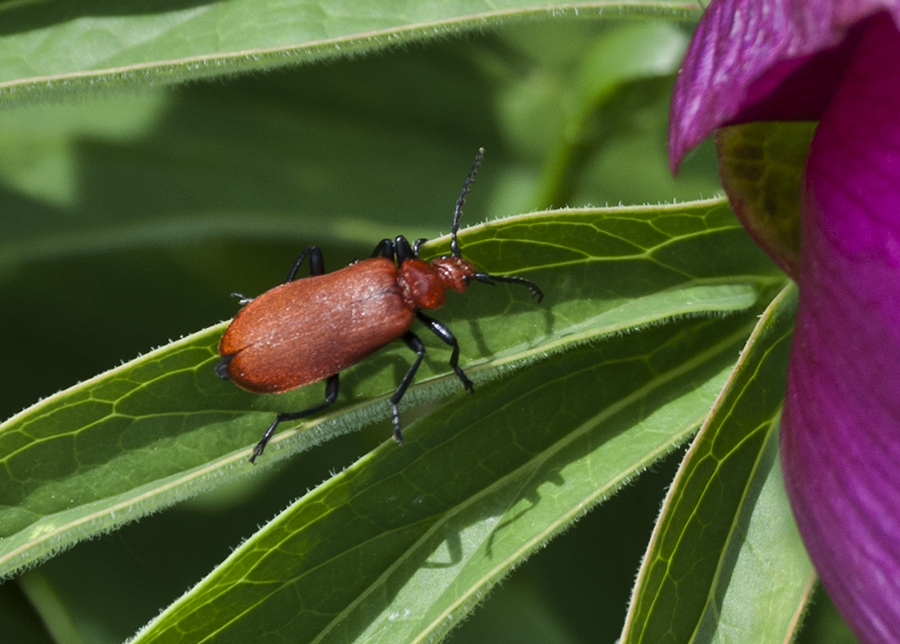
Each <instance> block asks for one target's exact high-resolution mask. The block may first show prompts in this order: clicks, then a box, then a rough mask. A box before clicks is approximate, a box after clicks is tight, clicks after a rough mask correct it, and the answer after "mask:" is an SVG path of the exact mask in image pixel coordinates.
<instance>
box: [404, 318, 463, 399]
mask: <svg viewBox="0 0 900 644" xmlns="http://www.w3.org/2000/svg"><path fill="white" fill-rule="evenodd" d="M416 317H417V318H419V321H420V322H421V323H422V324H424V325H425V326H427V327H428V329H429V330H430V331H431V332H432V333H434V334H435V335H436V336H437V337H439V338H440V339H441V340H442V341H443V342H444V343H445V344H447V345H448V346H449V347H450V348H451V349H453V351H452V352H451V353H450V367H451V368H452V369H453V371H455V372H456V375H457V377H459V379H460V380H461V381H462V383H463V387H465V388H466V391H468V392H469V393H472V392H473V391H475V387H474V385H473V384H472V381H471V380H469V377H468V376H466V374H465V372H463V370H462V368H461V367H460V366H459V343H457V341H456V337H455V336H454V335H453V333H452V332H451V331H450V329H448V328H447V327H446V326H444V325H443V324H441V323H440V322H438V321H437V320H435V319H434V318H430V317H428V316H427V315H425V314H423V313H416Z"/></svg>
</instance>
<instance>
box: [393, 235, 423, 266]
mask: <svg viewBox="0 0 900 644" xmlns="http://www.w3.org/2000/svg"><path fill="white" fill-rule="evenodd" d="M394 250H395V252H396V253H397V266H402V265H403V262H405V261H406V260H408V259H412V258H413V257H418V255H417V254H416V252H415V251H414V250H413V249H412V247H411V246H410V245H409V242H408V241H406V237H404V236H403V235H398V236H397V237H395V238H394Z"/></svg>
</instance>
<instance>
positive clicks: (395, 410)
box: [391, 331, 425, 445]
mask: <svg viewBox="0 0 900 644" xmlns="http://www.w3.org/2000/svg"><path fill="white" fill-rule="evenodd" d="M403 341H404V342H405V343H406V346H408V347H409V348H410V349H412V350H413V351H415V352H416V360H415V362H413V363H412V366H411V367H410V368H409V370H408V371H407V372H406V375H405V376H403V380H401V381H400V386H399V387H397V391H395V392H394V395H393V396H391V416H392V419H393V422H394V440H395V441H397V442H398V443H399V444H400V445H403V432H402V431H400V408H399V407H398V405H399V404H400V399H401V398H403V394H405V393H406V390H407V389H408V388H409V385H410V383H411V382H412V379H413V378H414V377H415V375H416V371H418V370H419V365H420V364H422V358H424V357H425V345H424V344H423V343H422V340H421V339H420V338H419V336H417V335H416V334H415V333H413V332H412V331H407V332H406V333H404V334H403Z"/></svg>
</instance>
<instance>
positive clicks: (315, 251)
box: [284, 246, 325, 282]
mask: <svg viewBox="0 0 900 644" xmlns="http://www.w3.org/2000/svg"><path fill="white" fill-rule="evenodd" d="M307 255H309V274H310V275H324V274H325V260H324V259H323V258H322V250H321V249H320V248H319V247H318V246H308V247H306V248H304V249H303V252H302V253H300V256H299V257H298V258H297V261H295V262H294V265H293V266H291V270H290V272H289V273H288V275H287V279H286V280H284V281H285V282H293V281H294V278H295V277H296V276H297V271H299V270H300V265H301V264H302V263H303V260H304V259H306V256H307Z"/></svg>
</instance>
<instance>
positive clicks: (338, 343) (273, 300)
mask: <svg viewBox="0 0 900 644" xmlns="http://www.w3.org/2000/svg"><path fill="white" fill-rule="evenodd" d="M483 155H484V150H483V149H480V150H479V151H478V156H476V157H475V163H474V164H473V165H472V169H471V170H470V171H469V174H468V176H467V177H466V180H465V182H464V183H463V187H462V191H461V192H460V193H459V198H458V199H457V200H456V209H455V210H454V213H453V225H452V227H451V229H450V239H451V242H450V251H451V252H450V255H444V256H442V257H438V258H437V259H434V260H432V261H431V262H425V261H423V260H421V259H419V246H420V245H421V244H422V243H423V242H424V241H425V240H424V239H419V240H417V241H416V242H415V243H414V244H413V245H412V246H410V244H409V242H408V241H407V240H406V238H405V237H403V236H398V237H396V238H394V239H393V240H390V239H382V240H381V241H380V242H379V243H378V246H376V247H375V251H374V252H373V253H372V257H371V258H370V259H367V260H363V261H361V262H356V263H355V264H351V265H350V266H347V267H346V268H342V269H340V270H338V271H335V272H333V273H328V274H326V273H325V265H324V262H323V260H322V252H321V251H320V250H319V248H318V247H317V246H309V247H308V248H306V249H305V250H304V251H303V252H302V253H300V256H299V257H298V258H297V261H296V262H294V265H293V266H292V267H291V270H290V272H289V273H288V276H287V280H285V282H284V284H281V285H280V286H276V287H275V288H273V289H271V290H269V291H266V292H265V293H263V294H262V295H260V296H259V297H257V298H254V299H252V300H249V299H247V298H243V299H242V301H243V302H245V303H246V305H245V306H244V308H243V309H241V310H240V311H239V312H238V314H237V316H236V317H235V318H234V320H233V321H232V322H231V325H230V326H229V327H228V328H227V329H226V330H225V333H224V335H223V336H222V339H221V341H220V342H219V355H220V356H221V358H220V359H219V363H218V364H217V365H216V374H218V376H219V377H220V378H222V379H224V380H232V381H234V383H235V384H236V385H237V386H239V387H241V388H242V389H246V390H247V391H252V392H255V393H264V394H267V393H279V392H284V391H290V390H291V389H296V388H297V387H302V386H304V385H308V384H312V383H314V382H318V381H320V380H325V401H324V402H323V403H322V404H321V405H316V406H315V407H311V408H309V409H304V410H301V411H295V412H282V413H280V414H278V415H277V416H276V417H275V420H274V422H273V423H272V424H271V425H270V426H269V428H268V429H267V430H266V432H265V433H264V434H263V437H262V439H260V441H259V443H257V445H256V447H255V448H254V449H253V456H252V457H251V458H250V462H251V463H252V462H253V461H255V460H256V457H257V456H259V455H261V454H262V453H263V450H264V449H265V448H266V443H268V441H269V439H270V438H271V437H272V434H273V433H274V432H275V428H276V427H278V424H279V423H281V422H282V421H285V420H296V419H298V418H303V417H305V416H309V415H311V414H315V413H317V412H319V411H322V410H323V409H325V408H326V407H328V406H329V405H331V404H332V403H334V401H335V400H336V399H337V396H338V387H339V385H338V377H339V374H340V372H341V371H343V370H344V369H346V368H347V367H349V366H351V365H354V364H356V363H357V362H359V361H360V360H362V359H363V358H365V357H367V356H369V355H371V354H372V353H374V352H375V351H377V350H378V349H380V348H382V347H383V346H385V345H386V344H388V343H390V342H392V341H394V340H397V339H402V340H403V342H405V343H406V346H408V347H409V348H410V349H412V350H413V351H415V352H416V359H415V360H414V361H413V363H412V365H411V366H410V368H409V370H408V371H407V372H406V375H405V376H404V377H403V380H402V381H401V382H400V385H399V386H398V387H397V390H396V391H395V392H394V394H393V395H392V396H391V399H390V401H391V413H392V417H393V424H394V440H396V441H397V442H398V443H400V444H401V445H402V444H403V432H402V431H401V429H400V412H399V409H398V404H399V402H400V400H401V398H403V394H404V393H405V392H406V389H407V388H408V387H409V384H410V383H411V382H412V379H413V377H414V376H415V375H416V370H417V369H418V368H419V365H420V364H421V363H422V358H423V357H424V356H425V345H424V344H423V343H422V340H420V339H419V337H418V336H417V335H416V334H415V333H413V332H412V331H410V328H411V327H412V323H413V320H415V319H418V320H419V321H420V322H421V323H422V324H424V325H425V326H426V327H427V328H428V329H429V330H431V332H432V333H434V334H435V335H437V337H438V338H440V339H441V340H442V341H443V342H445V343H446V344H447V345H449V346H450V347H451V349H452V352H451V354H450V367H452V369H453V371H454V372H455V373H456V375H457V376H458V377H459V379H460V381H461V382H462V383H463V386H464V387H465V388H466V389H467V390H468V391H470V392H471V391H472V390H473V388H472V381H471V380H469V378H468V377H466V374H465V373H464V372H463V370H462V369H461V368H460V366H459V345H458V344H457V342H456V338H455V337H454V336H453V333H451V332H450V329H448V328H447V327H446V326H444V325H443V324H441V323H440V322H438V321H437V320H434V319H432V318H430V317H428V316H426V315H424V314H423V313H422V312H421V310H422V309H426V310H430V309H439V308H440V307H442V306H443V305H444V300H445V297H446V291H447V289H453V290H454V291H457V292H460V293H462V292H463V291H465V290H466V288H467V287H468V286H469V284H470V283H471V281H472V280H475V281H478V282H485V283H487V284H492V283H494V282H509V283H512V284H521V285H523V286H525V287H527V288H528V289H529V290H530V291H531V293H532V294H533V295H534V296H535V297H536V298H537V300H538V302H540V301H541V299H542V298H543V293H542V292H541V289H540V288H538V286H537V285H536V284H535V283H534V282H532V281H530V280H527V279H525V278H524V277H516V276H498V275H490V274H489V273H481V272H479V271H478V270H477V269H476V268H475V266H473V265H472V264H471V263H470V262H469V261H467V260H465V259H463V257H462V253H461V251H460V249H459V241H458V240H457V233H458V231H459V220H460V217H462V207H463V204H464V203H465V200H466V194H467V193H468V192H469V187H470V186H471V185H472V182H473V181H474V180H475V174H476V173H477V172H478V167H479V166H480V165H481V159H482V157H483ZM307 257H309V272H310V276H309V277H304V278H301V279H294V278H295V277H296V275H297V271H298V270H299V269H300V265H301V264H302V263H303V261H304V260H305V259H306V258H307Z"/></svg>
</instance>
